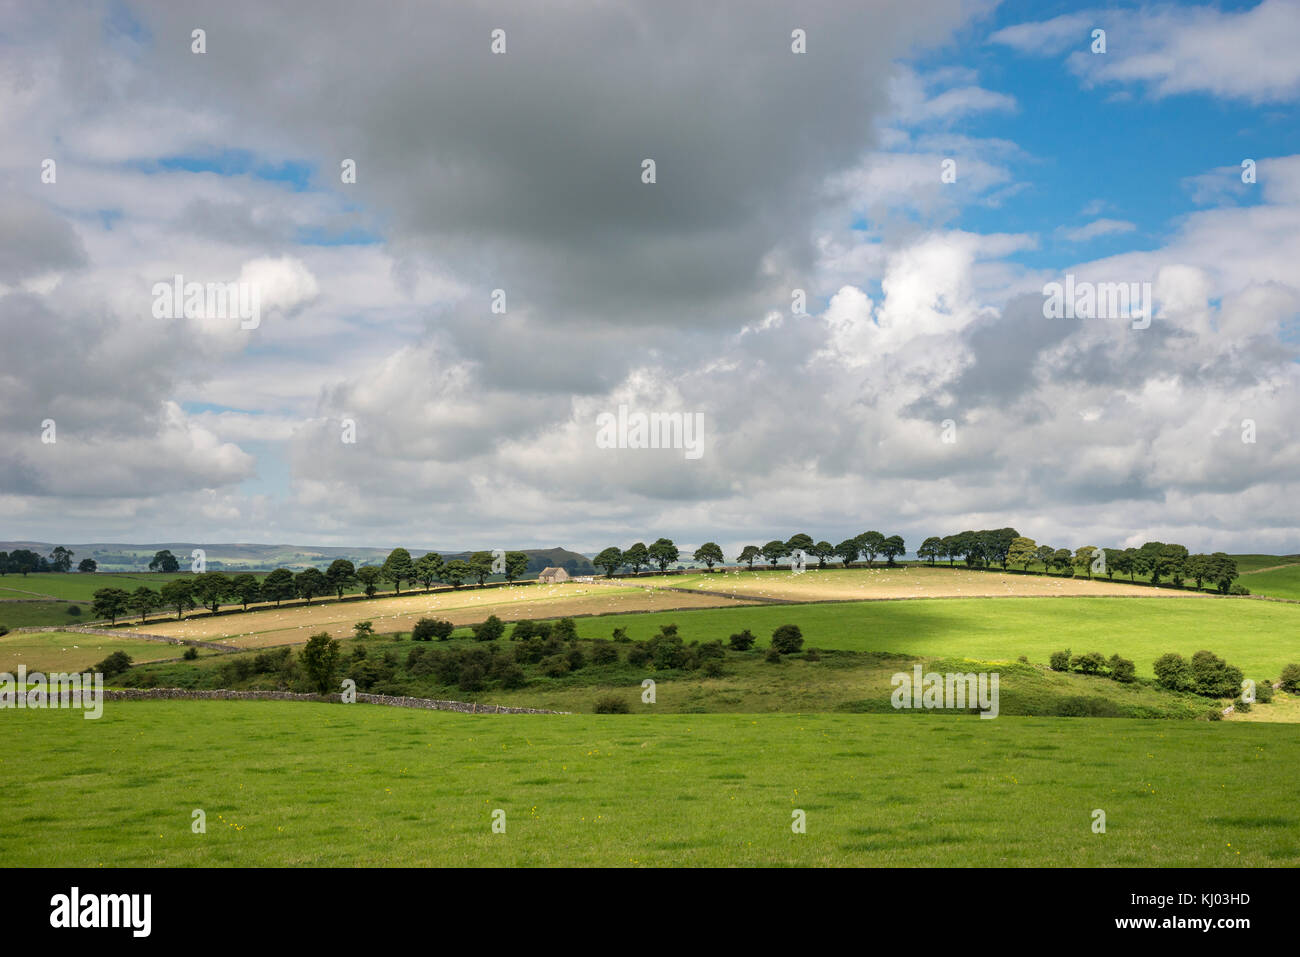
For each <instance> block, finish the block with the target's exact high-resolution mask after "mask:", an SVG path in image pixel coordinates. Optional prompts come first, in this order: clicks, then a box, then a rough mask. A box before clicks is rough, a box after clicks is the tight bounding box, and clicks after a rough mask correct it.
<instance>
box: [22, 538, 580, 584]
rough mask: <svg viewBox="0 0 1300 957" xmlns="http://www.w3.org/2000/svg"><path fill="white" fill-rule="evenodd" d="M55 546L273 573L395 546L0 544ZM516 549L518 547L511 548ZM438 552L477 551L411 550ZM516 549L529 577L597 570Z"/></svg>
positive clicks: (379, 555)
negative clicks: (194, 559) (196, 557)
mask: <svg viewBox="0 0 1300 957" xmlns="http://www.w3.org/2000/svg"><path fill="white" fill-rule="evenodd" d="M55 545H63V546H64V547H65V548H69V549H71V550H72V552H73V559H72V562H73V567H74V568H75V567H76V563H77V562H79V561H81V560H82V559H83V558H93V559H94V560H95V561H96V562H97V563H98V565H99V570H100V571H104V572H135V571H144V570H147V569H148V567H149V562H150V561H151V560H152V559H153V557H154V555H155V554H156V553H158V552H159V551H161V550H162V549H167V550H169V551H170V552H171V553H172V554H173V555H175V556H176V558H177V559H178V560H179V561H180V563H181V567H182V568H188V566H189V563H190V556H191V553H192V552H193V551H194V550H195V549H197V548H201V549H203V550H204V552H205V554H206V558H207V567H208V569H209V570H211V571H226V572H229V571H269V570H270V569H273V568H293V569H300V568H307V567H308V566H315V567H317V568H325V567H327V566H328V565H329V563H330V562H332V561H334V560H335V559H336V558H346V559H347V560H348V561H350V562H352V563H354V564H356V565H358V566H360V565H380V564H383V561H384V559H385V558H387V557H388V553H389V552H390V551H391V549H387V548H366V547H361V546H330V545H254V544H232V543H196V542H157V543H155V544H151V545H129V544H122V543H116V542H91V543H88V544H85V543H83V544H68V543H66V542H0V551H4V552H12V551H14V550H15V549H20V548H26V549H30V550H31V551H33V552H36V554H38V555H49V554H50V552H51V551H53V549H54V547H55ZM513 550H516V549H512V551H513ZM430 551H434V552H437V553H438V554H439V555H441V556H442V557H443V558H444V559H446V560H448V561H450V560H451V559H454V558H469V556H470V555H471V554H473V551H474V550H461V549H441V548H432V549H431V548H412V549H410V552H411V556H412V557H413V558H419V557H420V556H421V555H423V554H425V553H426V552H430ZM517 551H521V552H524V553H525V554H526V555H527V556H528V570H527V571H526V572H525V573H524V574H525V577H531V576H535V575H536V574H537V573H538V572H539V571H541V570H542V569H543V568H546V567H548V566H551V565H558V566H560V567H561V568H564V569H565V570H566V571H568V572H569V573H570V574H590V573H592V572H594V571H595V569H594V567H593V566H592V564H591V562H590V560H588V559H587V557H586V556H584V555H580V554H579V553H578V552H571V551H569V550H568V549H566V548H521V549H517Z"/></svg>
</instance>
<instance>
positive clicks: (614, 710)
mask: <svg viewBox="0 0 1300 957" xmlns="http://www.w3.org/2000/svg"><path fill="white" fill-rule="evenodd" d="M592 710H593V711H594V712H595V713H596V714H628V713H629V712H630V711H631V710H632V709H631V708H629V707H628V706H627V702H626V701H624V700H623V699H622V698H620V697H618V696H617V695H612V694H609V695H604V696H603V697H600V698H597V699H596V706H595V707H594V708H593V709H592Z"/></svg>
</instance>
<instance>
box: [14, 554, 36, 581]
mask: <svg viewBox="0 0 1300 957" xmlns="http://www.w3.org/2000/svg"><path fill="white" fill-rule="evenodd" d="M40 567H41V556H40V555H37V554H36V553H35V552H34V551H32V550H31V549H28V548H20V549H18V550H17V551H14V552H10V553H9V568H10V570H11V571H15V572H21V573H22V576H23V577H24V578H26V577H27V573H28V572H34V571H38V570H39V569H40Z"/></svg>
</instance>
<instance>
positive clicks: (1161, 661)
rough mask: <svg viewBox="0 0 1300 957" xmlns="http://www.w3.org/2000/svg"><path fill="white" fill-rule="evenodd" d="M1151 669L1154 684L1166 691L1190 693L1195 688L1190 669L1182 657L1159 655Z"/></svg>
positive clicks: (1172, 654) (1171, 654)
mask: <svg viewBox="0 0 1300 957" xmlns="http://www.w3.org/2000/svg"><path fill="white" fill-rule="evenodd" d="M1151 667H1152V670H1154V671H1155V673H1156V684H1158V685H1159V686H1160V687H1162V688H1164V689H1166V690H1168V691H1191V690H1192V688H1193V687H1194V686H1195V684H1194V682H1193V680H1192V669H1191V668H1190V667H1189V666H1188V664H1187V659H1186V658H1184V657H1183V656H1182V655H1178V654H1174V653H1173V652H1170V653H1169V654H1165V655H1161V656H1160V657H1159V658H1157V659H1156V660H1155V663H1154V664H1152V666H1151Z"/></svg>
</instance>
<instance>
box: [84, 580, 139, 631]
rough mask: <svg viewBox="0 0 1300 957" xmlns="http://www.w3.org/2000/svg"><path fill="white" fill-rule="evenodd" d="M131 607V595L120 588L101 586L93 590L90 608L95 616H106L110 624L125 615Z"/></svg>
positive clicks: (115, 622)
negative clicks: (92, 603)
mask: <svg viewBox="0 0 1300 957" xmlns="http://www.w3.org/2000/svg"><path fill="white" fill-rule="evenodd" d="M130 607H131V595H130V593H129V592H126V591H124V590H122V589H121V588H101V589H99V591H97V592H95V595H94V605H93V606H92V610H93V611H94V613H95V616H96V617H97V618H107V619H108V620H109V622H110V623H111V624H114V625H115V624H117V619H118V617H119V616H121V615H125V614H126V613H127V611H128V610H129V609H130Z"/></svg>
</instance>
